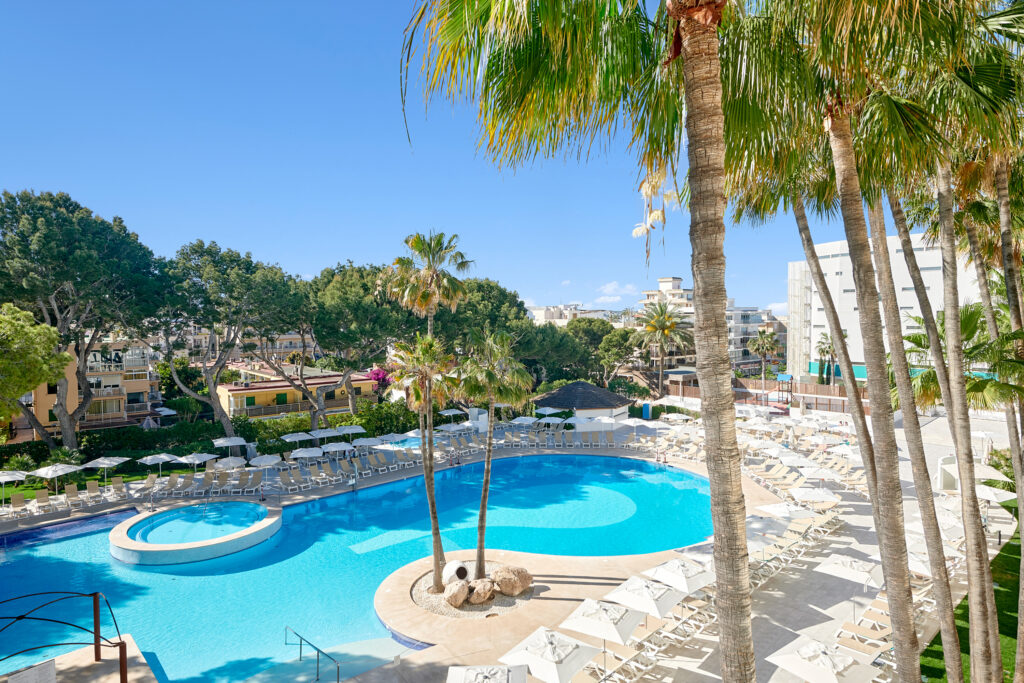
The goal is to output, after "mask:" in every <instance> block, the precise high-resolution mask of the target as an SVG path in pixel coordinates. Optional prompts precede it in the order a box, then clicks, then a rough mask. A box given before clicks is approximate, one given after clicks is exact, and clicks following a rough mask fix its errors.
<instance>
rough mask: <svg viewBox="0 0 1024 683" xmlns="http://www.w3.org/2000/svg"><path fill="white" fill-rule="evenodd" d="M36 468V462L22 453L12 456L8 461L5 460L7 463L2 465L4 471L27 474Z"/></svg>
mask: <svg viewBox="0 0 1024 683" xmlns="http://www.w3.org/2000/svg"><path fill="white" fill-rule="evenodd" d="M47 452H49V451H47ZM36 467H38V465H37V464H36V461H35V460H33V459H32V458H31V457H30V456H28V455H25V454H24V453H18V454H17V455H12V456H11V457H10V459H8V460H7V463H6V464H5V465H4V469H7V470H21V471H22V472H29V471H31V470H34V469H35V468H36Z"/></svg>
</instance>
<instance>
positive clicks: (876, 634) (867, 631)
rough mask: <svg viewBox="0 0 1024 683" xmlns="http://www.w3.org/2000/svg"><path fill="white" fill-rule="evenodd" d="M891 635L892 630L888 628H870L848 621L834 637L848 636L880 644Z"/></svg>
mask: <svg viewBox="0 0 1024 683" xmlns="http://www.w3.org/2000/svg"><path fill="white" fill-rule="evenodd" d="M891 635H892V629H891V628H890V627H888V626H879V627H872V626H868V625H864V624H854V623H851V622H849V621H847V622H846V623H844V624H843V625H842V627H841V628H840V629H839V631H838V632H837V633H836V636H849V637H852V638H857V639H860V640H866V641H874V642H878V643H882V642H884V641H885V639H886V638H888V637H889V636H891Z"/></svg>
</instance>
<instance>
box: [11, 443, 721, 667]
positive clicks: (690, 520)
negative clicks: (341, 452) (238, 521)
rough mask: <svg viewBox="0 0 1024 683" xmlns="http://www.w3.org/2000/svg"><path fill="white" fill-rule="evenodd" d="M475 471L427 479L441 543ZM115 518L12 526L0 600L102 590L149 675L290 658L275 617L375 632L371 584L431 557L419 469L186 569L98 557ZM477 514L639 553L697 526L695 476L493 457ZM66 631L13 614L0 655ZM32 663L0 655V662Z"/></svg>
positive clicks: (538, 549) (448, 543)
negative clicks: (22, 529)
mask: <svg viewBox="0 0 1024 683" xmlns="http://www.w3.org/2000/svg"><path fill="white" fill-rule="evenodd" d="M482 473H483V467H482V465H481V464H474V465H467V466H463V467H461V468H456V469H453V470H446V471H444V472H440V473H438V475H437V500H438V506H439V514H440V520H441V526H442V529H443V530H444V533H443V538H444V544H445V548H446V549H447V550H458V549H468V548H472V547H474V545H475V540H476V515H477V507H478V505H479V498H480V481H481V477H482ZM128 517H130V514H127V513H126V514H119V515H107V516H106V517H102V518H98V519H95V520H89V521H86V522H79V523H72V524H65V525H61V526H60V527H57V528H55V529H51V530H46V531H38V532H31V533H26V534H20V535H17V536H15V537H11V538H10V539H9V542H8V544H7V550H6V552H4V554H3V555H2V556H0V600H2V599H5V598H8V597H12V596H15V595H23V594H26V593H33V592H36V591H52V590H67V591H82V592H91V591H96V590H99V591H102V592H103V593H105V594H106V595H107V597H108V599H109V600H110V603H111V605H112V607H113V609H114V614H115V616H116V617H117V621H118V624H119V626H120V628H121V630H122V631H123V632H127V633H131V634H132V635H133V636H134V637H135V640H136V641H137V642H138V644H139V647H140V648H141V649H142V651H143V652H144V653H145V654H146V658H147V660H148V661H149V662H150V665H151V666H152V667H153V669H154V671H155V673H156V674H157V676H158V678H160V680H163V681H188V682H189V683H193V682H198V681H237V680H243V679H245V678H246V677H248V676H251V675H253V674H255V673H257V672H259V671H261V670H263V669H265V668H268V667H270V666H273V665H274V664H277V663H280V662H285V661H289V660H291V659H294V658H296V657H297V656H298V651H297V648H295V647H293V646H286V645H285V644H284V628H285V626H291V627H292V628H294V629H295V630H296V631H297V632H298V633H301V634H302V635H304V636H306V637H307V638H310V639H311V640H312V641H313V642H315V643H316V644H317V645H320V646H321V647H333V646H335V645H338V644H341V643H346V642H352V641H361V640H368V639H373V638H386V637H387V636H388V632H387V631H386V630H385V629H384V627H383V626H382V625H381V624H380V622H379V621H378V620H377V617H376V614H375V613H374V610H373V595H374V592H375V591H376V588H377V586H378V585H379V584H380V582H381V581H382V580H383V579H384V578H385V577H386V576H387V575H388V574H390V573H391V572H392V571H394V570H395V569H397V568H399V567H401V566H403V565H405V564H407V563H409V562H411V561H413V560H415V559H418V558H420V557H424V556H426V555H428V554H429V553H430V536H429V522H428V520H427V516H426V504H425V500H424V495H423V478H422V477H415V478H412V479H409V480H406V481H401V482H395V483H391V484H385V485H381V486H375V487H372V488H367V489H364V490H359V491H356V492H355V493H346V494H340V495H336V496H332V497H330V498H324V499H320V500H316V501H311V502H308V503H302V504H299V505H292V506H289V507H286V508H285V509H284V511H283V522H284V523H283V526H282V528H281V530H280V531H279V532H278V533H277V534H275V535H274V536H273V537H272V538H271V539H270V540H268V541H266V542H265V543H263V544H260V545H258V546H256V547H254V548H251V549H249V550H245V551H243V552H240V553H236V554H234V555H229V556H226V557H222V558H218V559H215V560H209V561H205V562H197V563H192V564H183V565H172V566H165V567H145V566H140V565H125V564H122V563H120V562H118V561H117V560H115V559H113V558H112V557H110V553H109V540H108V533H109V530H110V528H112V527H113V526H114V525H115V524H117V523H119V522H121V521H123V520H124V519H127V518H128ZM487 519H488V533H487V540H488V546H489V547H490V548H495V549H499V548H500V549H508V550H520V551H526V552H535V553H550V554H559V555H622V554H633V553H647V552H654V551H658V550H665V549H668V548H675V547H679V546H683V545H688V544H690V543H696V542H698V541H701V540H703V539H704V538H706V537H707V536H708V535H710V534H711V532H712V528H711V521H710V512H709V500H708V483H707V480H705V479H703V478H700V477H697V476H694V475H691V474H688V473H685V472H681V471H679V470H675V469H671V468H666V467H665V466H663V465H654V464H651V463H647V462H642V461H637V460H630V459H626V458H611V457H602V456H586V455H569V454H566V455H529V456H525V457H517V458H507V459H501V460H496V461H495V462H494V468H493V474H492V489H491V497H490V508H489V511H488V517H487ZM79 531H80V532H81V533H77V532H79ZM63 604H65V605H66V604H67V603H63ZM89 614H90V609H89V603H88V602H85V601H83V602H82V604H81V605H76V606H74V608H72V607H64V608H63V611H61V612H60V613H58V614H53V613H50V614H48V616H54V617H56V618H64V619H66V620H70V621H75V622H76V623H82V624H87V623H88V619H89ZM104 628H106V629H111V628H112V627H111V626H110V624H109V623H107V624H105V625H104ZM82 635H85V634H82ZM68 637H69V633H68V632H66V631H63V630H61V629H60V627H57V626H54V625H41V624H29V623H26V622H23V623H21V624H18V625H16V626H14V627H12V628H10V629H8V630H7V631H5V632H4V634H3V638H0V650H2V652H0V657H2V656H6V655H7V654H9V653H11V652H15V651H17V650H20V649H22V648H23V647H29V646H31V645H37V644H39V643H40V642H61V641H62V640H64V639H66V638H68ZM67 649H72V648H67ZM55 653H56V651H50V652H49V653H48V654H55ZM41 658H42V655H36V656H28V657H25V656H23V657H18V658H14V659H10V660H7V661H5V662H2V663H0V672H5V671H10V670H13V669H15V668H18V667H20V666H24V665H25V664H28V663H30V662H32V661H38V660H39V659H41ZM226 658H227V661H226Z"/></svg>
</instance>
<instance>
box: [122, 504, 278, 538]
mask: <svg viewBox="0 0 1024 683" xmlns="http://www.w3.org/2000/svg"><path fill="white" fill-rule="evenodd" d="M266 516H267V508H265V507H263V506H262V505H260V504H258V503H244V502H226V503H217V502H214V503H208V504H207V503H197V504H196V505H189V506H187V507H183V508H177V509H175V510H168V511H167V512H161V513H158V514H155V515H153V516H151V517H147V518H146V519H144V520H142V521H141V522H139V523H138V524H133V525H132V526H131V528H130V529H128V538H131V539H132V540H135V541H141V542H143V543H154V544H157V545H166V544H171V543H195V542H196V541H209V540H211V539H214V538H220V537H221V536H227V535H228V534H233V533H235V532H236V531H242V530H243V529H248V528H249V527H251V526H252V525H253V524H255V523H256V522H258V521H260V520H261V519H263V518H264V517H266Z"/></svg>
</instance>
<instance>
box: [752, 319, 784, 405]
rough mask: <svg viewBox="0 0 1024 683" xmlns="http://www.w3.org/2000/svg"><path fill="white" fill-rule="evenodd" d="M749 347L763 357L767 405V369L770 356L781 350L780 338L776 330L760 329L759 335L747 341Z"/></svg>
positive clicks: (762, 371)
mask: <svg viewBox="0 0 1024 683" xmlns="http://www.w3.org/2000/svg"><path fill="white" fill-rule="evenodd" d="M747 348H748V349H750V352H751V353H753V354H755V355H757V356H760V357H761V393H762V394H764V402H765V405H767V404H768V394H767V393H766V392H765V390H764V386H765V369H766V367H767V363H768V357H769V356H773V355H775V354H776V353H778V352H779V338H778V337H777V336H776V335H775V332H774V330H758V331H757V336H756V337H753V338H751V340H750V341H748V342H747Z"/></svg>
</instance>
